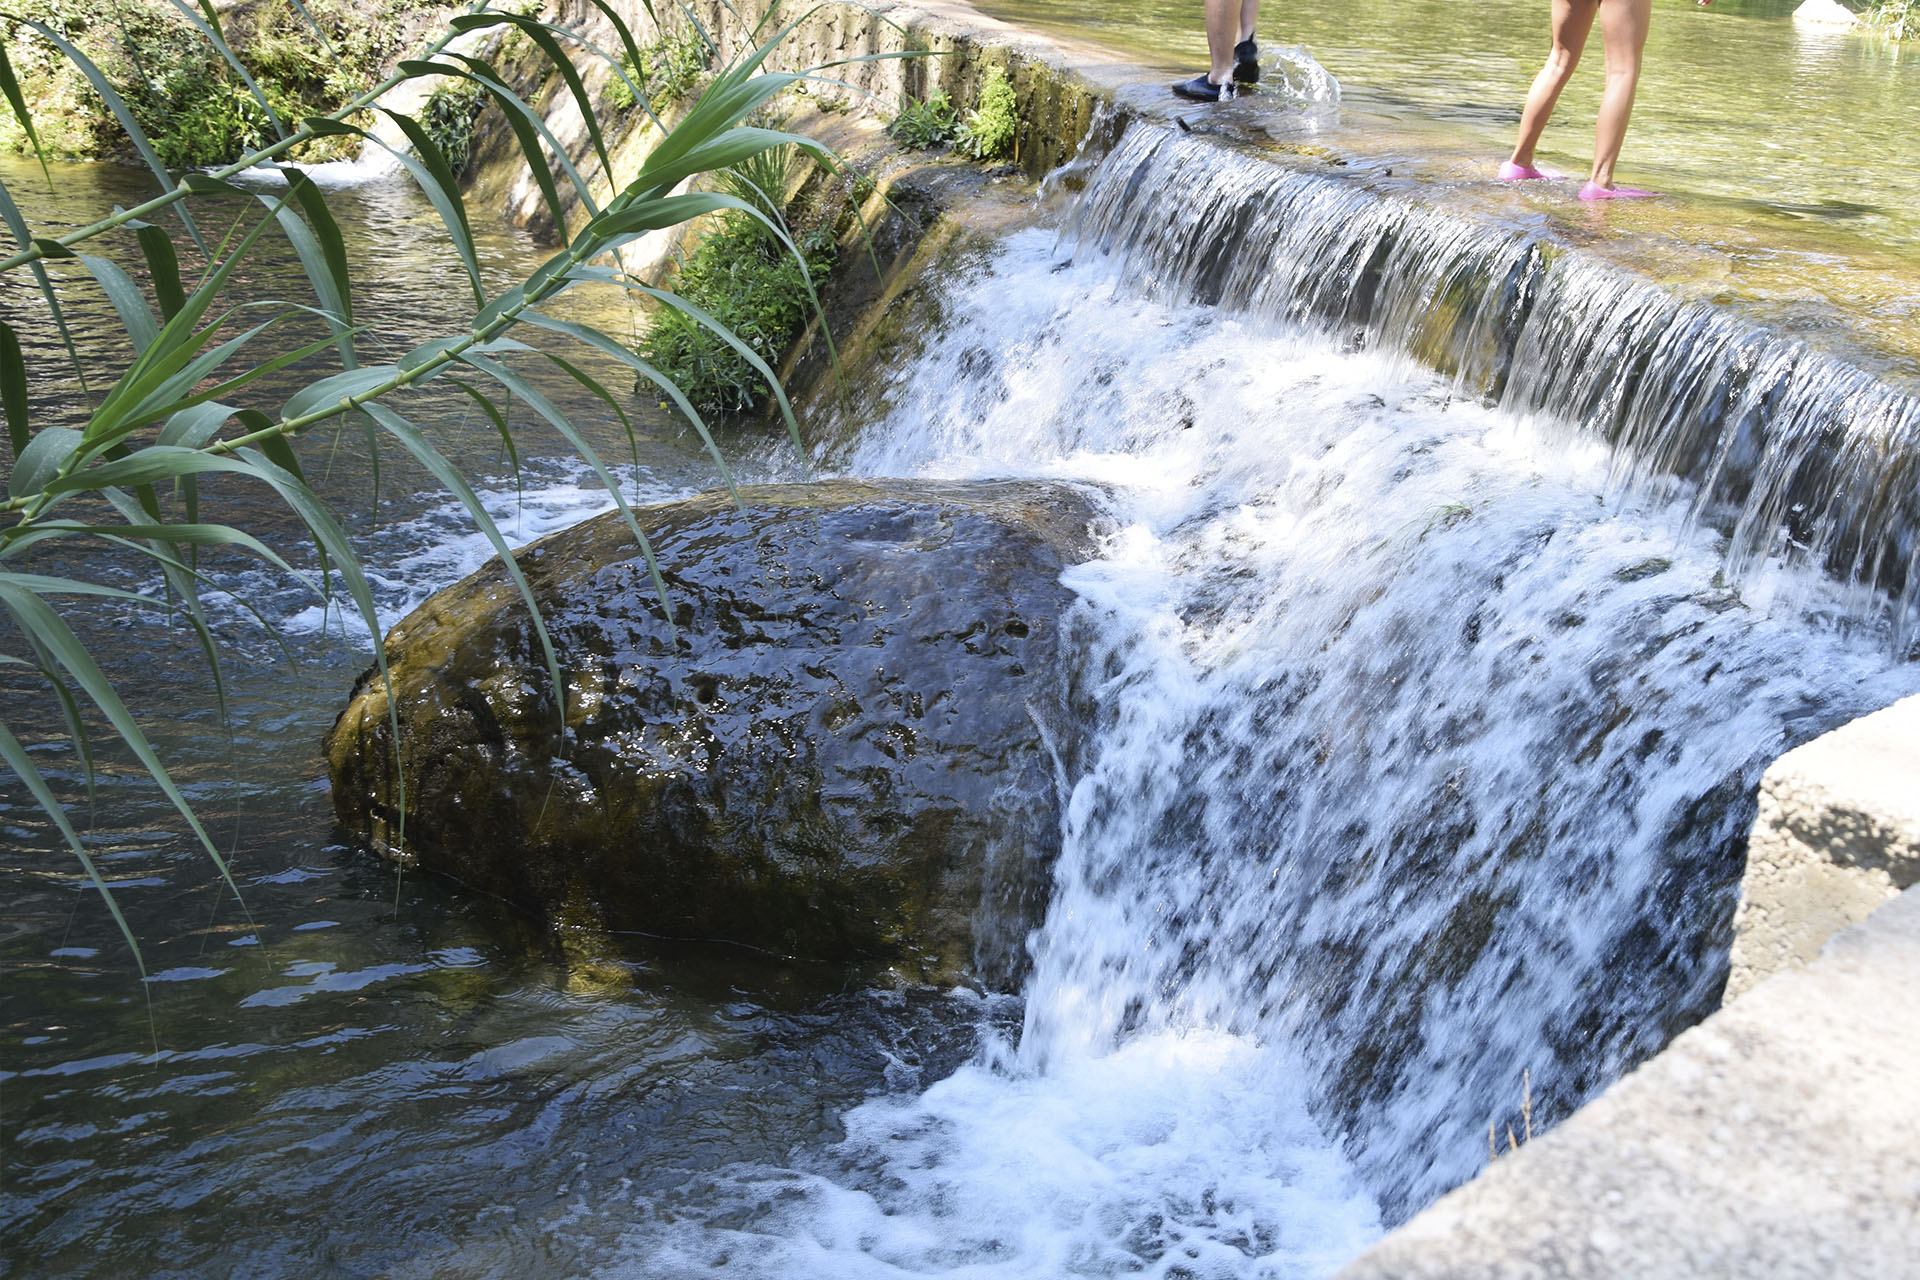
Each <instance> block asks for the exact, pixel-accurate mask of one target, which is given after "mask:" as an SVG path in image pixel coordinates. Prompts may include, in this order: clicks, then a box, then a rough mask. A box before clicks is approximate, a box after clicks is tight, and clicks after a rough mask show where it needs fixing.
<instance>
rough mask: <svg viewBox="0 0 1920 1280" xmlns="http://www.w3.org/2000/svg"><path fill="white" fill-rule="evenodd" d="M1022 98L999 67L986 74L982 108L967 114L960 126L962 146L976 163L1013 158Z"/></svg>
mask: <svg viewBox="0 0 1920 1280" xmlns="http://www.w3.org/2000/svg"><path fill="white" fill-rule="evenodd" d="M1019 106H1020V103H1019V99H1018V98H1016V97H1015V95H1014V92H1013V84H1012V82H1010V81H1009V80H1008V79H1007V73H1006V72H1005V71H1002V70H1001V69H1000V68H999V67H995V68H994V69H993V70H991V71H989V72H987V80H986V83H985V84H984V85H982V86H981V89H980V105H979V106H978V107H975V108H974V109H973V110H972V111H970V112H968V113H967V121H966V123H965V124H963V125H961V126H960V132H959V139H958V142H959V147H960V150H962V151H964V152H966V153H967V154H968V155H970V156H972V157H973V158H974V159H976V160H1005V159H1009V158H1010V157H1012V155H1013V140H1014V137H1015V136H1016V135H1017V134H1018V133H1019V130H1020V116H1019Z"/></svg>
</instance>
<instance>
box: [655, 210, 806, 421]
mask: <svg viewBox="0 0 1920 1280" xmlns="http://www.w3.org/2000/svg"><path fill="white" fill-rule="evenodd" d="M795 243H796V244H797V245H798V246H799V248H800V252H801V255H802V256H803V257H804V258H805V259H806V265H805V266H804V267H803V266H802V265H801V264H800V263H799V262H798V261H796V260H795V259H794V256H793V254H792V253H790V252H789V251H788V249H787V247H786V246H785V245H784V244H782V243H780V241H779V240H778V239H776V238H775V237H774V236H773V235H772V234H771V233H770V232H768V230H767V228H766V227H764V226H762V225H761V224H760V223H759V222H756V221H755V220H754V219H752V218H750V217H748V216H747V215H745V214H742V213H727V214H722V215H721V217H720V226H719V227H718V228H717V229H716V230H714V231H713V232H712V233H711V234H709V235H708V236H707V237H706V239H704V240H702V241H701V242H700V243H699V244H698V245H697V246H696V247H695V248H694V250H693V252H692V253H690V254H688V255H687V257H686V258H685V259H684V260H683V261H682V262H681V265H680V271H679V274H678V275H677V276H676V277H675V279H674V283H673V290H674V292H675V293H677V294H679V295H680V296H681V297H683V298H685V299H686V300H687V301H688V302H691V303H693V304H694V305H695V306H697V307H699V308H701V309H702V310H703V311H705V312H707V313H708V314H709V315H711V316H712V317H713V318H714V319H716V320H718V321H719V322H720V323H721V324H724V325H726V326H727V328H729V329H731V330H732V331H733V333H734V334H735V336H737V337H738V338H739V339H740V340H741V341H742V342H744V343H746V344H747V345H748V346H749V347H751V348H752V349H753V351H754V353H755V354H756V355H758V356H759V357H760V358H761V359H762V360H765V361H766V362H767V363H768V364H769V365H772V364H776V363H778V361H779V360H780V358H781V357H782V356H784V355H785V354H786V351H787V348H788V347H790V346H791V345H792V344H793V341H794V339H795V338H797V337H798V336H799V334H800V330H801V328H802V326H804V325H805V324H806V321H807V315H808V313H809V311H810V310H811V307H812V303H811V301H810V300H809V298H808V294H807V282H808V277H809V276H812V277H813V278H816V279H817V278H818V277H820V276H821V275H823V274H825V272H826V271H827V270H828V269H829V268H830V267H832V265H833V258H834V249H835V245H834V240H833V233H832V232H831V231H828V230H826V229H821V230H818V231H812V232H808V233H807V234H805V235H802V236H798V237H796V238H795ZM639 352H640V355H641V357H642V358H644V359H645V360H646V361H647V362H648V363H650V364H652V365H653V366H654V367H655V368H657V369H659V370H660V371H661V372H662V373H664V374H665V375H666V376H667V377H669V378H671V379H672V380H673V381H674V382H675V383H676V384H677V385H678V386H679V387H680V389H681V391H683V392H685V393H686V396H687V399H689V400H691V401H692V402H693V403H694V405H695V406H696V407H697V408H699V410H700V411H701V412H702V413H712V412H739V411H745V410H750V409H753V408H756V407H758V406H759V405H760V404H762V403H764V402H765V400H766V398H767V397H768V396H769V395H771V394H773V389H772V388H771V387H769V386H767V385H766V380H765V379H763V378H762V377H761V376H760V375H759V373H758V372H756V371H755V370H754V368H753V366H752V365H750V364H748V363H747V361H746V359H745V358H744V357H743V356H741V354H740V353H739V352H738V351H735V350H734V349H733V348H732V347H731V346H729V345H728V344H727V343H726V342H724V341H722V340H721V339H720V338H719V337H717V336H715V335H714V334H713V333H712V332H710V331H709V330H708V329H706V328H705V327H704V326H702V325H701V324H700V323H699V322H698V321H695V320H692V319H690V318H689V317H688V316H687V315H686V314H685V313H683V312H681V311H679V310H676V309H673V308H671V307H666V308H662V309H661V310H660V312H659V313H658V314H656V315H655V316H654V318H653V321H652V324H651V325H650V326H649V327H648V329H647V332H646V334H645V335H644V336H643V337H642V338H641V340H640V346H639Z"/></svg>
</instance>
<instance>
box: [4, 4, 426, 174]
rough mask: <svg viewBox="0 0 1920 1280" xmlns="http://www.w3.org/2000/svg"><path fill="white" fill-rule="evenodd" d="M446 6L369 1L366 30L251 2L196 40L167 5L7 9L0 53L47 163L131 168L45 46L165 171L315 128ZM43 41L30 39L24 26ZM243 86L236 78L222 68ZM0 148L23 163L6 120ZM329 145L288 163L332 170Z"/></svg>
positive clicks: (331, 7) (189, 18)
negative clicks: (94, 75)
mask: <svg viewBox="0 0 1920 1280" xmlns="http://www.w3.org/2000/svg"><path fill="white" fill-rule="evenodd" d="M446 4H447V0H379V4H378V10H379V12H377V13H376V14H375V15H374V20H372V21H369V15H368V13H367V12H366V8H367V6H366V5H364V4H361V5H359V6H356V5H355V3H353V0H302V4H301V5H300V6H299V7H296V6H295V5H293V4H292V3H290V0H255V2H254V3H252V4H248V5H243V6H241V7H239V8H238V9H236V10H235V11H234V12H233V13H232V14H231V15H230V16H229V17H228V18H227V19H226V20H225V25H224V26H223V27H222V28H220V29H219V31H218V34H219V35H220V37H221V40H222V41H223V42H224V43H225V44H226V45H227V46H228V49H229V50H230V51H231V52H232V53H233V54H234V55H235V57H234V58H233V59H229V58H228V56H227V54H226V53H224V52H222V50H221V49H220V47H219V45H217V44H216V43H215V42H214V41H213V39H211V38H210V36H209V32H210V31H212V30H213V28H211V27H210V25H209V24H208V23H207V20H206V17H205V14H204V12H203V11H202V10H201V9H199V8H198V7H197V6H196V5H193V4H191V3H189V4H188V5H186V6H185V7H181V6H178V5H175V4H173V3H170V2H169V0H20V3H18V4H17V6H15V7H13V8H12V10H11V12H13V13H15V14H16V15H17V17H16V18H12V19H7V20H5V21H0V47H4V49H5V51H6V54H7V57H8V60H9V62H10V63H11V64H12V66H13V69H14V71H15V74H16V76H17V77H18V80H19V83H20V88H21V91H22V96H23V97H24V99H25V100H26V101H28V102H31V103H35V104H37V105H38V106H39V107H40V109H41V110H40V119H39V121H37V128H36V132H38V133H39V135H40V142H41V145H42V147H43V148H44V150H45V151H46V152H47V153H48V154H52V155H61V156H72V157H78V158H83V159H89V158H103V157H119V158H125V159H131V158H134V150H135V149H134V147H133V145H132V144H131V141H130V139H129V137H128V135H127V133H126V131H125V130H124V129H123V128H122V127H121V125H120V123H119V122H118V121H117V120H116V119H115V118H114V115H113V113H112V112H111V111H110V110H108V109H107V108H106V107H105V106H104V105H103V103H102V101H101V98H100V95H99V94H98V93H97V92H96V90H95V89H94V87H93V86H92V85H91V84H90V83H89V81H88V78H87V76H86V74H85V71H84V69H83V68H82V67H81V65H80V64H79V63H77V62H76V61H75V60H74V59H72V58H70V57H68V56H67V55H66V54H65V53H64V52H62V51H61V49H60V48H59V46H58V44H56V43H55V41H54V40H53V39H50V38H49V33H50V34H51V35H52V36H57V37H58V38H59V39H61V40H64V41H66V42H68V43H69V44H71V45H72V47H73V48H74V50H75V51H76V52H78V53H79V54H80V55H81V56H82V57H85V58H86V59H88V60H89V61H90V62H92V63H93V64H94V65H95V66H96V67H97V68H98V70H99V72H100V74H101V75H102V76H103V77H104V78H105V80H106V81H107V83H108V84H109V86H110V87H111V88H113V89H114V90H115V91H116V92H117V93H118V94H119V96H120V97H121V98H122V99H124V101H125V103H126V106H127V110H128V111H129V113H130V114H131V115H132V117H133V119H134V121H135V123H136V124H138V125H139V127H140V129H141V130H142V131H143V132H144V133H145V134H146V136H147V137H148V138H149V139H150V140H151V142H152V145H153V149H154V151H155V153H156V154H157V155H158V156H159V157H160V159H161V161H162V162H163V163H165V164H166V165H168V166H169V167H172V168H176V169H184V168H199V167H204V166H208V165H216V164H225V163H228V162H230V161H231V160H233V159H234V158H235V157H237V156H239V155H241V154H243V153H245V152H247V151H250V150H255V149H258V148H261V147H264V146H266V145H268V144H270V143H271V142H273V141H275V140H277V139H278V138H279V137H280V136H281V134H282V133H283V131H284V130H285V129H287V128H291V127H292V125H293V123H294V122H296V121H299V120H301V119H304V118H305V117H308V116H314V115H326V114H329V113H331V112H332V111H334V110H335V109H337V108H338V107H339V106H340V105H341V104H342V103H344V102H346V101H347V100H348V99H349V98H351V97H352V96H353V95H355V94H357V93H359V92H361V91H362V90H364V89H365V88H366V87H367V86H368V85H369V84H371V83H373V81H374V80H376V79H378V78H379V76H380V75H381V74H382V72H381V68H382V67H384V66H386V65H389V64H390V63H391V62H392V61H393V60H394V59H395V58H396V57H397V56H398V55H399V54H400V52H401V51H402V47H403V41H405V40H406V39H409V38H411V37H410V32H411V30H412V28H413V26H415V25H417V22H418V21H419V20H421V19H423V18H424V17H425V16H428V15H431V14H434V13H438V12H441V11H443V10H444V9H445V7H446ZM35 23H37V24H39V26H40V27H41V28H44V31H43V30H37V29H36V28H35V26H34V25H33V24H35ZM235 61H238V62H239V63H240V65H242V66H244V67H245V68H246V69H247V75H248V76H249V77H251V79H252V83H251V84H249V83H248V81H247V78H246V77H243V76H241V75H240V74H239V71H238V69H237V68H236V66H235V65H234V62H235ZM5 125H6V127H5V128H4V129H0V145H5V146H7V147H9V148H10V149H12V150H16V151H23V150H27V149H29V140H28V138H27V137H26V132H25V130H24V129H23V128H22V127H21V126H20V124H19V122H18V121H17V120H15V119H13V118H12V116H11V113H8V115H7V116H6V118H5ZM341 145H342V144H341V143H340V141H339V140H338V139H333V138H320V139H315V140H313V141H311V142H309V143H308V144H307V145H306V146H305V147H303V148H302V149H301V150H300V151H299V152H298V153H296V156H295V158H297V159H301V160H307V161H313V160H325V159H332V158H335V157H336V156H337V155H338V154H340V149H341Z"/></svg>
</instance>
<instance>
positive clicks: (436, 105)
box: [420, 80, 487, 176]
mask: <svg viewBox="0 0 1920 1280" xmlns="http://www.w3.org/2000/svg"><path fill="white" fill-rule="evenodd" d="M486 105H487V91H486V89H485V88H484V87H482V86H481V85H480V84H479V83H478V82H477V81H473V80H448V81H446V82H445V83H443V84H441V85H440V86H439V87H438V88H436V89H434V91H433V92H432V93H430V94H428V95H427V102H426V105H425V106H424V107H422V108H421V110H420V127H421V128H423V129H425V130H426V131H427V136H428V137H429V138H432V139H433V145H434V146H436V147H438V148H440V154H441V155H443V156H445V157H446V160H447V168H448V169H449V170H451V171H452V172H453V173H454V175H455V176H459V175H461V174H464V173H466V171H467V161H469V160H471V159H472V158H473V130H474V124H475V123H476V122H477V121H478V120H479V118H480V109H481V108H482V107H484V106H486Z"/></svg>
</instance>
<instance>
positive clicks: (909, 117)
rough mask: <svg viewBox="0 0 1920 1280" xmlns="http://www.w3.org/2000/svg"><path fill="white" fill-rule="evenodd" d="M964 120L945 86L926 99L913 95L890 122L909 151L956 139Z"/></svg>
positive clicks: (901, 143)
mask: <svg viewBox="0 0 1920 1280" xmlns="http://www.w3.org/2000/svg"><path fill="white" fill-rule="evenodd" d="M959 129H960V121H959V118H958V117H957V116H955V115H954V111H953V103H952V102H950V101H948V100H947V92H946V90H944V89H935V90H934V91H933V93H932V94H931V95H930V96H929V97H928V98H927V100H926V101H925V102H915V101H913V100H912V99H911V98H909V99H908V100H907V102H906V105H905V106H903V107H901V108H900V114H899V115H897V116H895V117H894V118H893V123H892V124H890V125H888V126H887V132H888V133H890V134H892V135H893V140H894V141H895V142H898V143H899V144H900V145H901V146H903V147H905V148H906V149H907V150H909V151H926V150H929V149H930V148H933V147H939V146H945V145H946V144H947V143H949V142H952V141H953V139H954V136H955V134H957V133H958V132H959Z"/></svg>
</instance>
